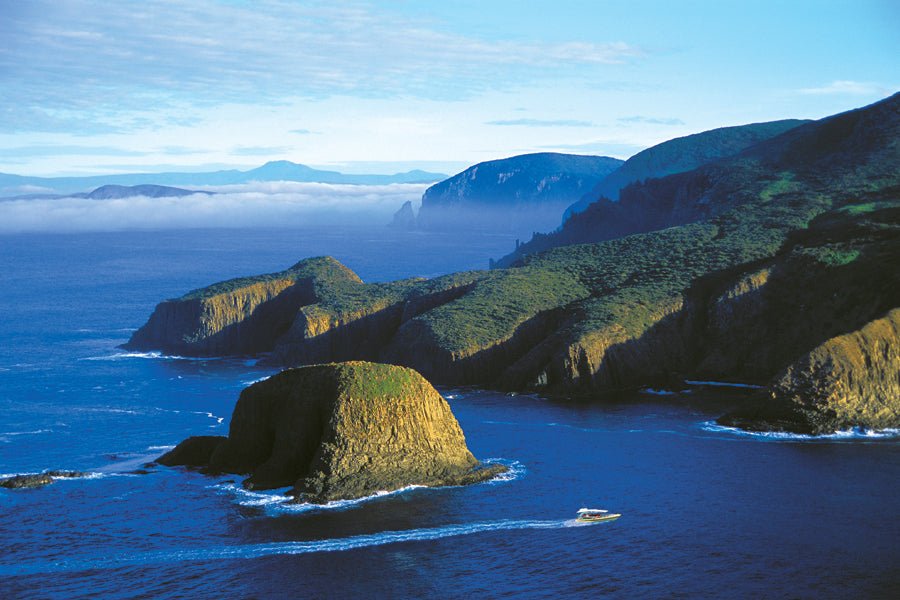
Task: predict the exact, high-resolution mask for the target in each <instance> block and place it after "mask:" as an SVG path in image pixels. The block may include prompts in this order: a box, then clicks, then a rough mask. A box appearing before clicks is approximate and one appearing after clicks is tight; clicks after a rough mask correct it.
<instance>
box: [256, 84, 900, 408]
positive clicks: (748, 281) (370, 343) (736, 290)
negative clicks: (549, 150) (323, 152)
mask: <svg viewBox="0 0 900 600" xmlns="http://www.w3.org/2000/svg"><path fill="white" fill-rule="evenodd" d="M898 140H900V95H895V96H893V97H891V98H889V99H887V100H884V101H882V102H880V103H877V104H875V105H872V106H870V107H866V108H864V109H859V110H856V111H850V112H848V113H844V114H841V115H837V116H834V117H830V118H828V119H823V120H822V121H817V122H812V123H808V124H806V125H801V126H799V127H796V128H794V129H791V130H790V131H788V132H786V133H784V134H782V135H780V136H777V137H775V138H772V139H769V140H767V141H765V142H762V143H761V144H758V145H756V146H753V147H751V148H748V149H747V150H745V151H744V152H743V153H741V154H740V155H738V156H736V157H733V158H730V159H727V160H722V161H719V162H716V163H714V164H710V165H705V166H703V167H700V168H698V169H695V170H694V171H690V172H686V173H680V174H676V175H671V176H669V177H665V178H662V179H654V180H650V181H647V182H645V183H643V184H640V185H632V186H630V187H629V188H627V190H626V191H625V192H624V193H623V197H622V199H621V200H620V202H618V203H607V204H603V203H597V204H595V205H593V206H592V208H591V209H589V210H588V211H586V212H585V213H582V214H579V215H576V216H575V217H573V218H572V219H570V221H568V222H567V226H568V224H570V223H574V224H575V225H573V227H574V226H576V225H577V226H580V225H579V224H581V225H588V224H591V223H593V226H596V227H597V228H599V231H600V233H599V234H598V233H597V231H592V232H590V233H591V235H594V236H595V237H596V236H597V235H599V236H600V239H601V241H598V242H594V243H590V244H579V245H568V246H561V247H555V248H551V249H549V250H547V251H545V252H543V253H537V254H528V253H526V254H523V255H521V256H518V257H517V258H516V260H515V262H514V265H513V266H511V267H509V268H505V269H495V270H492V271H490V272H478V273H470V274H457V275H455V276H448V277H446V278H438V279H435V280H432V281H416V280H408V281H402V282H395V283H392V284H377V285H371V286H367V285H364V284H354V285H347V286H343V287H340V286H339V287H334V288H332V289H331V290H330V291H329V293H327V294H323V295H322V297H321V298H318V299H317V300H316V302H314V303H310V304H308V305H304V306H301V307H300V308H299V309H298V310H297V311H295V312H293V313H291V314H290V318H291V319H293V324H292V325H291V327H290V330H289V331H287V332H286V333H283V334H281V335H280V336H279V337H277V338H273V339H272V340H271V342H270V343H271V344H272V345H273V346H274V348H275V353H274V355H273V356H274V359H275V360H277V361H281V362H283V363H284V364H289V365H293V364H309V363H315V362H324V361H327V360H351V359H366V360H383V361H387V362H391V363H393V364H402V365H407V366H411V367H413V368H415V369H417V370H418V371H419V372H421V373H422V374H423V375H425V376H426V377H428V378H430V379H432V380H434V381H438V382H442V383H454V384H481V385H494V386H499V387H504V388H510V389H516V390H520V389H540V390H542V391H547V392H557V393H564V394H573V393H584V394H590V395H592V396H596V395H597V394H601V393H603V392H608V391H614V390H619V389H623V388H633V387H638V386H643V385H648V384H657V383H665V382H666V381H668V380H672V379H681V378H684V377H685V376H687V377H701V378H709V379H723V380H745V381H752V382H756V383H760V384H766V383H768V382H770V381H772V378H773V377H775V376H776V375H778V373H779V372H781V371H782V370H784V369H785V368H786V367H787V366H788V365H789V364H791V363H792V362H794V361H796V360H798V358H799V357H801V356H803V355H804V354H806V353H809V352H811V351H813V350H814V349H815V348H816V347H818V346H819V345H821V344H823V343H825V342H826V341H827V340H829V339H831V338H833V337H836V336H840V335H844V334H847V333H849V332H852V331H856V330H858V329H860V328H861V327H863V326H864V325H865V324H866V323H868V322H870V321H872V320H874V319H877V318H879V317H880V316H881V315H884V314H885V313H886V312H887V311H888V310H890V309H892V308H895V307H897V306H900V280H898V277H900V274H898V272H897V270H896V269H891V268H889V267H890V266H891V265H896V264H900V209H898V202H900V170H898V169H897V165H898V164H900V142H898ZM604 211H605V212H604ZM594 213H598V214H599V213H604V218H603V219H600V220H596V221H593V222H592V221H591V219H592V218H593V217H592V215H593V214H594ZM564 231H566V229H565V228H564ZM623 231H624V232H627V233H630V234H631V235H627V236H623V235H621V233H622V232H623Z"/></svg>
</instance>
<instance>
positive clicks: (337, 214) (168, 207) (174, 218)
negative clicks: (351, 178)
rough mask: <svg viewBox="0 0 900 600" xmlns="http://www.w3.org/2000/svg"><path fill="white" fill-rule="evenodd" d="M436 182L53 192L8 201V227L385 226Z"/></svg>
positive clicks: (2, 224) (0, 206) (4, 229)
mask: <svg viewBox="0 0 900 600" xmlns="http://www.w3.org/2000/svg"><path fill="white" fill-rule="evenodd" d="M427 187H428V184H408V183H397V184H390V185H345V184H327V183H299V182H291V181H275V182H254V183H248V184H240V185H227V186H203V187H196V186H195V187H191V188H190V189H197V190H202V191H209V192H215V194H213V195H209V194H193V195H190V196H182V197H179V198H148V197H144V196H135V197H131V198H121V199H104V200H99V199H98V200H94V199H88V198H46V199H18V200H4V201H0V233H16V232H87V231H121V230H133V229H191V228H223V227H225V228H236V227H267V226H269V227H284V226H304V225H311V224H315V225H321V226H330V225H338V224H345V225H354V224H366V225H371V226H382V225H386V224H387V223H389V222H390V220H391V216H392V215H393V213H394V212H395V211H396V210H397V209H399V208H400V206H402V205H403V203H404V202H406V201H411V202H413V204H417V203H418V202H419V201H420V199H421V197H422V193H423V192H424V191H425V189H426V188H427Z"/></svg>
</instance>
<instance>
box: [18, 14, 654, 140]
mask: <svg viewBox="0 0 900 600" xmlns="http://www.w3.org/2000/svg"><path fill="white" fill-rule="evenodd" d="M641 55H642V52H641V50H640V49H638V48H636V47H634V46H632V45H630V44H627V43H624V42H620V41H611V42H567V43H551V42H544V41H527V40H524V41H510V40H496V41H495V40H489V39H485V38H479V37H474V36H469V35H464V34H461V33H456V32H451V31H441V30H440V29H438V28H437V27H435V26H433V25H432V24H430V23H424V22H420V21H417V20H414V19H411V18H409V17H405V16H402V15H400V14H398V13H392V12H390V10H389V9H386V8H384V6H383V5H382V6H367V5H358V4H343V3H338V4H335V5H326V4H324V3H322V4H319V3H315V4H310V3H300V2H283V1H278V0H266V1H260V2H253V3H243V2H216V1H214V0H198V1H194V2H190V3H184V2H179V1H175V0H152V1H147V2H141V3H139V4H138V3H130V2H115V3H93V2H89V1H69V2H57V1H55V0H54V1H49V0H43V1H35V2H27V3H13V7H12V8H10V10H8V11H7V14H4V18H3V19H0V86H2V88H3V90H4V96H5V102H4V103H5V104H8V105H12V106H18V107H20V108H18V109H16V111H15V112H16V113H17V114H9V115H5V114H4V111H0V129H6V130H10V131H11V130H18V131H21V130H25V129H27V128H28V127H31V130H35V131H37V130H53V129H55V128H59V126H60V122H66V121H68V120H72V121H77V122H78V124H79V125H80V126H88V125H87V123H88V122H90V121H91V120H92V119H93V120H94V121H96V126H97V127H106V128H109V129H117V130H124V131H127V130H129V129H133V128H134V127H136V126H141V125H142V124H144V125H146V123H144V122H143V121H142V120H141V119H140V117H139V116H137V115H140V114H141V111H146V110H148V109H150V108H152V109H153V110H156V111H158V110H159V109H160V108H161V107H166V106H170V107H177V106H178V105H179V104H180V103H184V102H187V103H188V104H190V105H191V106H195V107H196V106H204V105H206V106H214V105H219V104H222V103H227V102H234V103H253V104H260V103H265V102H272V103H275V102H278V101H279V100H280V99H282V98H284V97H288V96H291V97H304V98H324V97H329V96H334V95H343V94H351V95H355V96H363V97H373V98H377V97H392V98H396V97H410V96H412V97H419V98H451V99H452V98H461V97H466V96H470V95H472V94H474V93H480V92H483V91H485V90H492V89H497V88H510V87H515V86H517V85H520V84H521V82H522V81H523V77H525V76H527V79H528V80H533V79H534V78H540V77H546V78H550V77H558V76H559V75H560V73H566V72H569V73H571V72H572V70H573V69H576V68H579V67H582V68H583V67H591V66H597V65H600V66H603V65H616V64H620V63H623V62H628V61H630V60H632V59H635V58H637V57H640V56H641ZM35 73H39V74H40V76H39V77H38V76H35V75H34V74H35ZM20 113H21V114H20ZM26 113H27V114H31V119H29V120H26V121H23V120H21V119H19V118H14V117H17V116H18V117H21V116H22V114H26Z"/></svg>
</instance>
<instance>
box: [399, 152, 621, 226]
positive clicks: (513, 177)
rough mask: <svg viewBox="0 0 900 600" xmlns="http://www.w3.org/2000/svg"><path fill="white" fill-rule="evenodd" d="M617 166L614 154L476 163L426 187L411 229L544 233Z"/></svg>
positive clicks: (526, 156)
mask: <svg viewBox="0 0 900 600" xmlns="http://www.w3.org/2000/svg"><path fill="white" fill-rule="evenodd" d="M621 164H622V161H620V160H618V159H615V158H609V157H603V156H577V155H571V154H558V153H552V152H542V153H537V154H523V155H521V156H513V157H510V158H504V159H500V160H492V161H487V162H483V163H479V164H477V165H474V166H472V167H469V168H468V169H466V170H465V171H463V172H462V173H458V174H456V175H454V176H453V177H450V178H449V179H446V180H444V181H441V182H439V183H436V184H434V185H433V186H431V187H430V188H428V189H427V190H426V191H425V194H424V195H423V196H422V206H421V208H420V209H419V214H418V216H417V217H416V227H417V228H418V229H424V230H430V231H453V230H458V229H463V230H465V231H471V230H473V229H475V230H484V231H499V232H510V233H516V234H521V235H529V234H531V233H532V232H533V231H546V230H547V229H550V228H553V227H556V226H557V225H558V224H559V219H560V215H561V214H562V212H563V210H564V209H565V207H566V206H568V205H569V204H570V203H571V202H572V199H573V198H578V197H580V196H581V195H583V194H584V193H586V192H587V191H589V190H590V189H591V188H592V187H593V186H594V185H595V184H596V183H597V182H598V181H600V179H602V178H603V177H605V176H606V175H608V174H609V173H611V172H612V171H614V170H615V169H616V168H618V167H619V165H621Z"/></svg>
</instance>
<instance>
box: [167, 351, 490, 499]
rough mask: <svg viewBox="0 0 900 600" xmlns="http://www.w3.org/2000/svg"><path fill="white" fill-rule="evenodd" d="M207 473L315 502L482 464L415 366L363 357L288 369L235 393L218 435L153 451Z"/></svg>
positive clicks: (429, 481)
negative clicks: (288, 490) (201, 466)
mask: <svg viewBox="0 0 900 600" xmlns="http://www.w3.org/2000/svg"><path fill="white" fill-rule="evenodd" d="M207 453H209V459H208V463H207V466H208V468H209V470H210V471H212V472H226V473H250V477H248V478H247V479H246V480H245V481H244V485H245V487H248V488H251V489H271V488H277V487H286V486H293V491H292V495H294V496H297V497H298V498H300V499H302V500H305V501H311V502H317V503H323V502H328V501H331V500H337V499H353V498H360V497H363V496H367V495H371V494H373V493H375V492H378V491H392V490H397V489H400V488H403V487H406V486H410V485H425V486H442V485H463V484H468V483H476V482H479V481H484V480H486V479H489V478H491V477H493V476H495V475H496V474H498V473H500V472H503V471H505V470H506V469H505V467H503V466H500V465H493V466H484V465H482V464H481V463H479V462H478V460H476V459H475V457H474V456H472V453H471V452H469V450H468V448H467V447H466V441H465V437H464V436H463V432H462V430H461V429H460V427H459V424H458V423H457V421H456V418H455V417H454V416H453V413H452V412H451V411H450V406H449V405H448V404H447V402H446V400H444V399H443V398H442V397H441V395H440V394H439V393H438V392H437V391H436V390H435V389H434V388H433V387H432V386H431V384H429V383H428V382H427V381H426V380H425V379H424V378H423V377H422V376H421V375H419V374H418V373H417V372H416V371H413V370H412V369H409V368H405V367H398V366H393V365H384V364H376V363H366V362H348V363H333V364H327V365H313V366H309V367H302V368H298V369H289V370H287V371H283V372H282V373H280V374H278V375H275V376H274V377H271V378H270V379H268V380H266V381H262V382H259V383H256V384H254V385H252V386H250V387H249V388H247V389H245V390H244V391H243V392H242V393H241V397H240V399H239V400H238V402H237V405H236V406H235V409H234V414H233V415H232V419H231V428H230V431H229V434H228V438H218V439H217V438H213V437H204V438H189V439H187V440H185V441H184V442H182V443H181V444H179V445H178V446H177V447H176V448H175V449H174V450H172V451H171V452H169V453H167V454H166V455H164V456H162V457H161V458H160V459H159V462H160V463H162V464H167V465H175V464H181V465H193V466H197V465H198V462H199V461H200V460H201V459H202V458H204V457H205V456H206V454H207Z"/></svg>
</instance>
